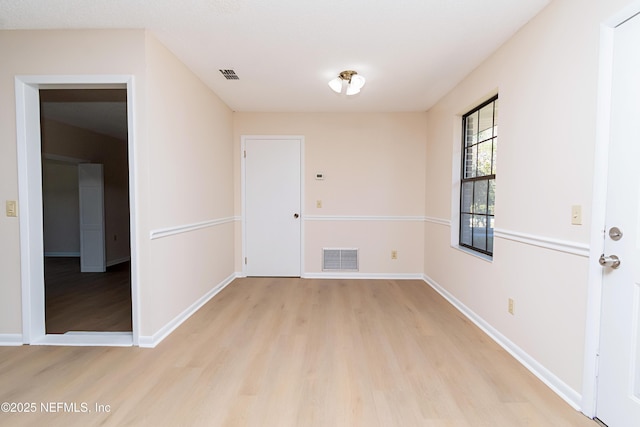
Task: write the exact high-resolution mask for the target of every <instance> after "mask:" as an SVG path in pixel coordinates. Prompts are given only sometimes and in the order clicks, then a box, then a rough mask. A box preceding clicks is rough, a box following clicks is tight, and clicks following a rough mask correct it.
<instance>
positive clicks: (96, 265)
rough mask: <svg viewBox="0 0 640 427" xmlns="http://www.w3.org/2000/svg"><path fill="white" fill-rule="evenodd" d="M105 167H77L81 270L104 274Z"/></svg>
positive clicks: (84, 164) (99, 165)
mask: <svg viewBox="0 0 640 427" xmlns="http://www.w3.org/2000/svg"><path fill="white" fill-rule="evenodd" d="M103 169H104V166H103V165H102V164H99V163H81V164H79V165H78V192H79V198H78V199H79V205H80V271H81V272H82V273H104V272H105V271H106V270H107V256H106V251H105V239H104V176H103V175H104V174H103Z"/></svg>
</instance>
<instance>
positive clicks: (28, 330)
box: [15, 74, 140, 345]
mask: <svg viewBox="0 0 640 427" xmlns="http://www.w3.org/2000/svg"><path fill="white" fill-rule="evenodd" d="M97 87H99V88H120V89H126V90H127V126H128V157H129V194H130V196H129V197H130V227H131V228H130V229H131V303H132V307H131V308H132V333H131V336H130V338H129V341H130V343H132V344H133V345H138V343H139V327H140V319H139V316H140V309H139V297H138V294H139V289H138V284H139V278H138V277H139V272H138V259H139V254H138V244H137V232H136V230H137V210H138V209H137V203H136V194H137V192H136V183H137V176H136V167H135V165H136V161H135V160H136V158H137V156H136V149H135V147H136V137H135V136H136V132H135V120H134V115H135V108H134V104H135V102H134V101H135V100H134V98H135V90H134V78H133V76H132V75H113V74H109V75H98V74H94V75H28V76H16V77H15V91H16V142H17V153H18V156H17V157H18V158H17V160H18V197H19V204H20V207H19V221H20V271H21V285H22V340H23V342H24V343H25V344H49V343H50V341H51V340H50V339H49V338H51V337H55V338H58V339H56V340H54V341H55V343H56V344H65V343H73V342H77V340H75V339H74V338H73V336H67V335H46V332H45V298H44V263H43V254H44V250H43V226H42V162H41V158H42V153H41V138H40V103H39V100H40V89H41V88H46V89H55V88H65V89H86V88H97ZM122 342H123V340H122V339H121V338H119V337H115V336H113V337H112V335H106V336H105V338H104V339H102V340H94V341H92V342H91V343H85V344H83V345H122ZM129 345H130V344H129Z"/></svg>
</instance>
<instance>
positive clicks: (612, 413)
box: [596, 16, 640, 427]
mask: <svg viewBox="0 0 640 427" xmlns="http://www.w3.org/2000/svg"><path fill="white" fill-rule="evenodd" d="M614 37H615V39H614V65H613V85H612V104H611V135H610V136H611V138H610V145H609V177H608V182H607V186H608V189H607V211H606V229H605V233H604V234H605V245H604V246H605V253H604V258H601V260H600V261H601V264H603V263H604V264H605V265H604V266H603V275H604V276H603V289H602V323H601V337H600V360H599V374H598V398H597V408H596V413H597V417H598V418H599V419H600V420H602V421H603V422H604V423H606V424H607V425H608V426H609V427H631V426H634V427H637V426H640V212H639V207H640V174H639V173H638V171H639V170H640V166H639V165H640V49H638V40H640V16H636V17H634V18H632V19H631V20H629V21H627V22H626V23H624V24H622V25H621V26H619V27H618V28H616V29H615V36H614ZM614 227H617V228H614ZM614 256H615V257H617V258H618V259H619V262H620V264H619V266H616V264H617V261H618V260H616V258H614Z"/></svg>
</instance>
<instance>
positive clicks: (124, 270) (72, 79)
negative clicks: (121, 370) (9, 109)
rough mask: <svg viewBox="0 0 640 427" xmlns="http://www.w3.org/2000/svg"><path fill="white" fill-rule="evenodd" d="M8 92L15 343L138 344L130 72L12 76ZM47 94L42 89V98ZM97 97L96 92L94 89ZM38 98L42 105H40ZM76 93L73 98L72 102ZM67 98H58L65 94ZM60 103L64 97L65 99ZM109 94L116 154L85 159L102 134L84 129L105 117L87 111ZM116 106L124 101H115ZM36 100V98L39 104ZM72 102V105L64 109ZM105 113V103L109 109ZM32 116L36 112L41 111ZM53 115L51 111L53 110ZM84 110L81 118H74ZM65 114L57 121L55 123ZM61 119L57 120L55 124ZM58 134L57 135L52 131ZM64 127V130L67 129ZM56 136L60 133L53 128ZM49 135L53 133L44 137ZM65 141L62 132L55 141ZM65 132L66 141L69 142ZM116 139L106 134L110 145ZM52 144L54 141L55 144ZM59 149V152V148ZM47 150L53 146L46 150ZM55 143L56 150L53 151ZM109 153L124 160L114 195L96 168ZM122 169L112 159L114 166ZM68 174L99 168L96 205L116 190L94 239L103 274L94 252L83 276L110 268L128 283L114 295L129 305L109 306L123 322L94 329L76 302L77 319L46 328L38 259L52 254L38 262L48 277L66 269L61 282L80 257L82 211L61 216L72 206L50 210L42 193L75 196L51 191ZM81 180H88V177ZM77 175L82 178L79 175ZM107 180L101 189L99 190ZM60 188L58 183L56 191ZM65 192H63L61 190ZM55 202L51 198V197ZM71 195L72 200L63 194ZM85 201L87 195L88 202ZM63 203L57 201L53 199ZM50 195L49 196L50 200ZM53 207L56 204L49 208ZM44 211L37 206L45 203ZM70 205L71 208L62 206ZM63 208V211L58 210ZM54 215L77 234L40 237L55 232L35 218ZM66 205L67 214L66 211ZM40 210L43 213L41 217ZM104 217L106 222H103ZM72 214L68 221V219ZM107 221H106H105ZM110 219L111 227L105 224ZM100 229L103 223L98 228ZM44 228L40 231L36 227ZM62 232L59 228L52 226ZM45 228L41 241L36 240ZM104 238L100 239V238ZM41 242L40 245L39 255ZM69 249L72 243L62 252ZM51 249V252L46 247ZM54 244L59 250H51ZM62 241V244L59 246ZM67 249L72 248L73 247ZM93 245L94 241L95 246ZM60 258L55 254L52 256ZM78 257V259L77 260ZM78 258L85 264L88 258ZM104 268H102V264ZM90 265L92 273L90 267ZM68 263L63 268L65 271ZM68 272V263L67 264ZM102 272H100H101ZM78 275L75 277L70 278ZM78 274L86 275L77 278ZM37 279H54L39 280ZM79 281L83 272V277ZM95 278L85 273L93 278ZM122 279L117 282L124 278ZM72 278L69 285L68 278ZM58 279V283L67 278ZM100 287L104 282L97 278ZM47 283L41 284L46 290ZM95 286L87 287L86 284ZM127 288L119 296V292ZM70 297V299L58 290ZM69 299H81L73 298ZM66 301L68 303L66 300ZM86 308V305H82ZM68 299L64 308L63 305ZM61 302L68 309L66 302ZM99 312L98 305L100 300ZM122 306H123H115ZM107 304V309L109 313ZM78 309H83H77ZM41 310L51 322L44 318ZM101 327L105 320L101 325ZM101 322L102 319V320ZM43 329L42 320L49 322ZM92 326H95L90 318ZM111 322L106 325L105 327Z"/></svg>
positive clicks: (106, 160)
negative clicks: (14, 167) (17, 277)
mask: <svg viewBox="0 0 640 427" xmlns="http://www.w3.org/2000/svg"><path fill="white" fill-rule="evenodd" d="M15 88H16V130H17V132H16V136H17V148H18V189H19V200H20V214H19V220H20V248H21V249H20V251H21V276H22V340H23V342H24V343H25V344H37V345H101V346H104V345H107V346H130V345H138V343H139V318H138V316H139V302H138V267H137V259H138V256H137V244H136V209H135V207H136V203H135V195H136V191H135V176H136V173H135V159H134V153H135V138H134V136H135V131H134V128H135V127H134V114H133V104H134V99H133V94H134V88H133V76H130V75H70V76H65V75H56V76H46V75H45V76H16V78H15ZM49 91H50V92H49ZM95 91H98V93H100V94H102V95H103V96H104V97H105V98H100V99H97V98H90V97H89V98H86V97H87V96H88V95H90V94H92V93H93V95H95ZM100 91H105V92H100ZM41 93H42V99H41ZM83 96H85V98H84V99H83V98H82V97H83ZM65 97H67V98H65ZM69 97H70V98H69ZM109 97H116V98H117V97H119V98H120V100H121V101H118V102H120V104H119V105H118V106H117V107H114V109H116V110H118V109H119V110H120V111H121V114H122V111H123V109H124V114H125V117H126V121H121V122H120V126H121V130H120V132H121V136H120V138H119V139H120V140H124V141H125V143H124V144H122V143H121V145H123V146H124V150H106V151H103V152H102V153H101V154H100V156H103V157H102V158H100V157H92V156H93V155H92V154H91V153H88V152H87V151H83V150H89V147H88V145H89V144H92V143H94V144H95V142H96V141H98V140H101V139H104V138H106V137H104V136H100V135H101V134H102V135H104V134H107V135H109V134H108V132H107V131H105V130H104V129H102V130H100V129H97V128H89V130H88V129H87V127H88V123H91V122H92V120H93V122H95V123H93V126H99V125H100V123H102V126H105V124H106V123H107V121H106V120H105V118H106V116H107V113H105V112H103V114H100V115H93V116H91V115H87V114H86V113H88V112H89V110H91V109H92V108H94V107H95V106H96V104H100V103H101V102H102V103H104V104H108V103H110V102H115V104H118V102H116V101H115V100H114V99H113V98H109ZM91 100H93V102H94V103H95V104H93V105H92V106H89V103H90V101H91ZM122 100H123V101H124V104H122ZM41 101H42V102H41ZM48 103H51V104H60V105H57V106H56V107H57V108H50V107H51V105H48ZM74 104H78V105H75V106H73V105H74ZM112 107H113V105H112ZM64 108H68V109H69V108H70V109H75V112H76V115H77V118H78V117H80V118H81V119H82V123H83V124H82V126H85V127H84V128H83V127H82V126H80V124H79V123H74V122H71V119H69V117H72V116H73V114H70V113H69V112H67V113H63V112H61V111H63V110H64ZM41 110H42V114H41ZM58 110H60V111H58ZM83 113H84V115H85V117H84V118H82V114H83ZM65 117H66V118H65ZM65 120H66V121H65ZM62 128H64V129H62ZM70 129H71V130H70ZM61 130H65V131H66V134H65V132H61ZM56 132H57V133H58V134H62V135H63V137H59V135H58V137H59V139H61V140H62V142H59V141H58V142H56V143H54V144H53V146H52V145H50V144H49V143H50V142H51V141H50V140H51V139H54V140H55V139H56V135H57V134H56ZM76 134H91V135H93V137H92V138H88V139H89V140H91V141H90V142H87V141H86V140H85V142H84V144H82V143H78V141H77V140H76V136H77V135H76ZM52 135H53V136H52ZM65 135H66V136H65ZM72 136H73V138H72ZM113 139H116V140H117V139H118V138H116V137H113V136H111V139H110V141H112V140H113ZM55 144H59V145H58V147H57V148H56V147H55ZM69 144H71V145H73V144H76V145H77V147H76V149H77V151H75V152H72V151H65V150H67V149H68V148H69V147H68V145H69ZM65 146H66V148H64V147H65ZM52 147H54V148H52ZM61 147H63V148H64V149H63V148H61ZM115 152H117V153H118V156H120V158H121V159H123V158H124V159H125V162H124V164H126V165H127V166H126V167H122V168H121V169H124V173H121V174H119V175H118V178H117V179H118V180H119V184H118V185H116V186H115V187H117V188H118V190H117V191H115V190H114V188H111V185H112V184H113V181H112V179H111V177H110V173H111V172H112V171H114V170H117V168H115V169H114V168H113V167H112V166H113V165H112V166H109V167H108V168H105V166H106V165H109V164H111V163H112V159H110V158H109V157H110V156H115V154H114V153H115ZM121 163H122V162H121ZM75 168H77V169H78V170H79V171H80V170H81V169H83V170H87V169H88V170H100V171H101V174H100V175H99V176H100V180H102V179H103V178H105V179H104V182H103V185H104V184H107V186H105V187H103V189H102V191H103V193H104V201H106V202H107V203H110V202H109V200H111V199H113V197H112V196H113V194H111V193H112V192H115V194H117V197H116V198H117V199H118V200H119V202H118V203H116V204H115V205H113V206H116V207H115V208H114V209H113V210H114V211H115V214H114V213H111V214H108V215H105V218H104V219H105V225H106V226H105V227H103V228H104V232H103V233H102V234H103V236H102V239H103V243H104V251H103V257H104V262H103V268H102V269H100V267H99V266H100V262H96V260H97V261H100V256H95V254H96V252H93V254H94V256H93V257H89V258H91V263H90V264H91V268H93V270H88V271H92V273H88V274H95V275H104V276H101V277H103V278H104V277H107V275H109V273H110V272H111V271H110V270H113V272H114V273H119V274H120V275H121V276H123V277H125V278H128V283H127V284H126V285H123V286H122V288H124V289H125V292H124V293H125V294H127V295H126V296H125V297H124V298H125V299H127V298H128V300H129V304H128V306H126V307H125V306H124V305H118V307H120V308H119V309H118V310H121V311H125V312H127V311H128V314H125V317H126V318H127V320H126V321H125V323H126V326H124V327H123V326H122V325H118V326H105V322H104V321H103V322H102V323H101V324H98V325H96V324H90V322H88V320H89V316H86V315H85V316H83V315H82V313H83V312H84V313H85V314H86V313H89V312H92V314H93V310H94V309H86V308H85V309H80V307H79V306H76V307H75V309H73V310H71V311H75V313H74V315H75V316H76V317H77V318H78V317H79V318H80V323H77V324H72V323H69V324H67V325H64V326H59V325H58V326H59V327H58V326H54V324H55V316H54V313H55V309H54V311H52V310H51V307H50V303H49V302H48V301H47V298H45V260H47V261H50V260H54V258H57V259H58V261H62V262H61V263H60V264H61V265H58V266H55V265H51V264H50V263H47V264H48V265H47V270H48V273H55V272H56V271H63V272H64V271H66V272H65V273H63V274H62V275H61V276H65V275H66V274H68V273H69V270H68V269H65V266H64V265H62V264H63V263H64V262H67V263H70V264H73V263H74V260H73V258H76V260H77V261H76V262H81V260H82V258H83V257H82V256H81V253H83V248H82V245H80V248H78V246H77V242H78V234H79V233H80V235H82V234H81V233H82V229H83V225H87V224H86V223H83V221H84V220H83V218H84V217H83V213H82V211H81V210H80V209H78V212H77V213H73V214H72V213H71V210H73V209H72V208H69V205H64V204H63V203H59V202H60V200H58V201H54V202H53V203H54V204H53V205H51V204H50V203H49V202H50V201H51V200H50V196H51V194H50V193H48V192H49V191H50V190H51V188H50V187H54V188H53V189H54V190H55V191H60V192H62V193H63V194H66V195H67V197H69V196H70V195H72V194H75V193H74V192H73V191H71V190H70V189H69V187H68V185H69V182H67V183H66V184H65V185H67V188H66V190H64V191H62V190H61V189H60V188H59V186H63V183H62V181H64V180H65V179H66V180H67V181H71V182H73V181H74V178H73V176H75ZM91 176H92V177H93V178H92V180H90V181H89V183H90V184H91V185H92V184H93V183H94V181H95V180H96V179H95V177H96V176H97V175H91ZM91 176H90V177H91ZM82 177H83V173H80V172H78V175H77V179H78V184H77V185H78V193H82V191H81V190H80V187H82V183H81V182H82V179H83V178H82ZM85 178H86V176H85ZM110 182H111V184H109V183H110ZM63 187H64V186H63ZM65 192H66V193H65ZM96 194H99V192H95V191H94V192H90V196H91V197H89V199H91V202H92V203H89V204H88V206H93V207H94V209H93V213H91V216H95V215H94V214H95V213H96V212H101V211H102V208H95V206H97V205H96V203H94V202H95V201H96V200H98V199H96V198H95V197H94V196H95V195H96ZM58 196H60V195H59V194H58ZM73 197H75V196H73ZM92 197H93V198H92ZM63 198H64V197H63ZM54 199H55V197H54ZM80 199H81V197H79V196H78V207H80V205H81V204H82V202H81V200H80ZM56 203H58V204H57V205H56ZM45 205H46V206H45ZM71 205H73V203H72V204H71ZM63 206H66V207H63ZM113 206H105V209H106V210H109V209H111V208H112V207H113ZM56 209H58V211H57V213H58V214H59V216H61V217H62V221H63V222H65V221H66V224H67V225H66V227H67V230H69V228H68V227H69V224H71V223H73V222H74V221H75V217H79V220H80V223H81V225H80V231H73V232H72V231H69V232H68V233H69V234H67V235H66V236H65V238H63V239H60V238H58V240H57V242H56V241H55V239H54V240H53V241H52V240H50V237H51V236H49V234H52V233H53V234H55V233H56V232H59V231H60V230H58V229H57V227H58V226H57V225H54V226H53V227H45V226H44V224H45V215H46V216H49V215H50V214H52V213H53V214H55V213H56ZM70 209H71V210H70ZM45 211H46V212H45ZM109 215H110V218H109V219H106V217H107V216H109ZM72 217H74V218H72ZM114 218H116V219H115V220H114ZM50 220H51V218H47V224H51V223H50V222H49V221H50ZM114 221H115V223H117V224H116V225H114ZM107 223H110V225H109V224H107ZM53 224H60V223H59V222H58V223H56V222H53ZM45 228H46V230H45ZM62 228H64V227H62ZM87 230H88V231H90V232H94V231H95V230H94V229H89V228H87ZM45 231H46V233H47V238H46V239H45ZM107 233H109V234H107ZM80 240H81V241H82V242H95V239H86V240H85V239H83V238H82V237H80ZM45 244H46V246H47V247H46V249H45ZM69 244H72V246H71V247H70V246H69ZM56 245H58V246H56ZM60 245H62V246H60ZM64 245H67V246H64ZM73 245H75V246H73ZM100 246H101V245H100V244H98V245H94V249H95V247H100ZM55 255H63V256H55ZM78 258H79V260H78ZM89 258H87V259H89ZM107 264H109V265H107ZM96 266H98V267H96ZM67 267H68V266H67ZM74 268H75V267H74ZM102 271H104V272H102ZM78 274H80V273H78ZM82 274H86V273H82ZM47 276H48V277H47V282H49V281H50V280H49V279H51V278H53V277H55V274H54V275H49V274H47ZM87 277H88V276H87ZM94 277H95V276H94ZM124 280H125V281H127V279H124ZM71 281H73V279H72V280H71ZM67 282H68V280H67ZM107 282H108V283H110V282H109V281H107ZM50 284H51V283H48V285H50ZM94 285H95V283H94ZM114 286H117V285H112V284H110V285H106V288H107V289H110V290H111V291H113V288H114ZM90 287H91V285H87V284H86V283H85V284H79V283H78V284H77V288H76V290H77V289H82V290H83V291H87V290H88V289H87V288H90ZM47 288H48V289H47V293H49V294H50V296H55V294H56V292H58V293H59V294H62V295H64V290H63V289H58V290H57V291H53V289H54V288H53V287H49V286H47ZM127 289H128V292H127ZM67 295H71V293H67ZM75 296H76V299H80V300H83V299H86V298H82V297H80V298H77V297H78V295H77V292H76V295H75ZM100 298H102V297H97V296H96V294H94V295H93V297H92V299H94V301H95V300H98V299H100ZM67 302H68V301H67ZM85 302H86V301H85ZM68 303H69V302H68ZM69 305H71V306H73V304H72V303H69ZM107 307H108V304H107ZM122 307H125V308H122ZM111 308H113V307H111ZM83 310H84V311H83ZM118 310H115V309H112V310H109V309H107V312H108V313H109V314H108V315H103V316H102V319H103V320H104V319H105V318H108V317H111V316H113V315H115V314H116V313H117V311H118ZM47 311H48V312H49V314H51V316H47ZM108 322H111V320H109V321H108ZM108 322H107V323H108ZM48 323H51V325H49V324H48ZM98 323H100V322H98ZM114 323H116V322H114Z"/></svg>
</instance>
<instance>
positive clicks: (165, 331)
mask: <svg viewBox="0 0 640 427" xmlns="http://www.w3.org/2000/svg"><path fill="white" fill-rule="evenodd" d="M236 277H237V275H236V273H233V274H232V275H230V276H229V277H227V278H226V279H224V280H223V281H222V282H221V283H219V284H218V285H216V286H215V287H213V289H211V290H210V291H209V292H207V293H206V294H205V295H203V296H202V297H201V298H200V299H198V300H197V301H196V302H194V303H193V304H191V306H189V307H188V308H187V309H186V310H184V311H183V312H182V313H180V314H179V315H177V316H176V317H175V318H174V319H173V320H171V321H170V322H169V323H167V324H166V325H164V326H163V327H162V328H160V330H159V331H158V332H156V333H155V334H153V335H151V336H148V335H146V336H143V335H141V336H140V337H139V339H138V345H139V346H140V347H146V348H154V347H155V346H157V345H158V344H160V343H161V342H162V340H164V339H165V338H166V337H168V336H169V334H170V333H171V332H173V331H174V330H176V328H177V327H178V326H180V325H182V323H184V321H185V320H187V319H188V318H189V317H191V315H192V314H193V313H195V312H196V311H198V310H199V309H200V307H202V306H203V305H205V304H206V303H207V302H209V300H210V299H211V298H213V297H214V296H216V294H218V293H219V292H220V291H221V290H223V289H224V288H226V287H227V285H229V283H231V282H232V281H233V280H234V279H235V278H236Z"/></svg>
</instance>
